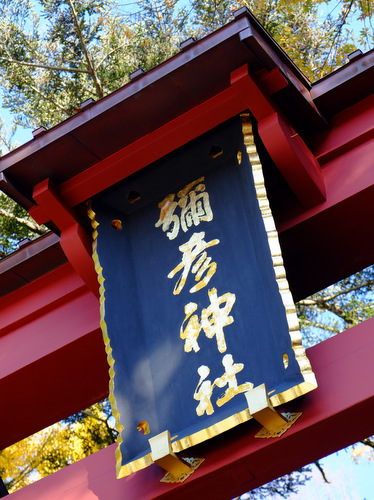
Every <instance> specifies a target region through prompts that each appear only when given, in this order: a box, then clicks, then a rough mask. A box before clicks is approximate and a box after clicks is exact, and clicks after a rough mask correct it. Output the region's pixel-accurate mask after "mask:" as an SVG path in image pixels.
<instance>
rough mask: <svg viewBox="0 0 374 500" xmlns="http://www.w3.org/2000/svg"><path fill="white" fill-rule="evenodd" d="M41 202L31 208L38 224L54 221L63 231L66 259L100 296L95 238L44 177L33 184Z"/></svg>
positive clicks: (62, 243)
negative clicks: (93, 256) (94, 245)
mask: <svg viewBox="0 0 374 500" xmlns="http://www.w3.org/2000/svg"><path fill="white" fill-rule="evenodd" d="M33 198H34V200H35V201H36V203H37V204H38V205H37V206H36V207H32V208H30V210H29V213H30V215H31V216H32V217H33V218H34V219H35V220H36V222H38V223H39V224H41V223H45V222H46V221H49V220H51V221H53V222H54V224H55V225H56V226H57V227H58V229H59V230H60V231H61V237H60V244H61V248H62V250H63V251H64V253H65V255H66V257H67V259H68V260H69V262H70V264H71V265H72V267H73V268H74V269H75V271H76V272H77V274H78V275H79V276H80V277H81V278H82V279H83V281H84V282H85V283H86V285H87V287H88V288H89V289H90V290H91V291H92V292H93V293H94V294H95V295H96V296H97V297H99V285H98V281H97V275H96V272H95V268H94V264H93V260H92V257H91V256H92V240H91V237H90V235H89V234H88V233H87V232H86V231H85V230H84V228H83V227H82V226H81V224H80V223H79V221H78V218H77V216H76V214H75V213H74V211H73V209H72V208H70V207H69V206H68V205H67V204H66V203H65V202H64V200H63V199H62V197H61V196H60V194H59V191H58V189H57V187H56V186H54V185H53V183H52V181H51V180H50V179H45V180H44V181H43V182H41V183H39V184H37V185H36V186H35V188H34V192H33Z"/></svg>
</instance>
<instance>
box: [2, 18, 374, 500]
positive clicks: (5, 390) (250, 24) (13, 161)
mask: <svg viewBox="0 0 374 500" xmlns="http://www.w3.org/2000/svg"><path fill="white" fill-rule="evenodd" d="M181 49H182V50H181V53H180V54H178V55H177V56H175V57H174V58H172V59H170V60H169V61H167V62H166V63H164V64H162V65H161V66H159V67H157V68H155V69H153V70H151V71H149V72H147V73H144V74H143V73H142V72H137V73H135V74H133V75H132V81H131V83H130V84H128V85H127V86H125V87H124V88H122V89H120V90H118V91H117V92H115V93H113V94H112V95H110V96H108V97H107V98H104V99H102V100H100V101H99V102H97V103H94V104H93V103H90V102H88V103H86V105H85V106H83V107H82V111H81V112H80V113H79V114H77V115H76V116H75V117H73V118H71V119H69V120H67V121H65V122H63V123H62V124H60V125H59V126H57V127H54V128H53V129H51V130H50V131H44V130H39V131H36V133H35V137H34V139H33V141H31V142H29V143H27V144H26V145H24V146H23V147H21V148H19V149H17V150H16V151H14V152H12V153H11V154H9V155H7V156H5V157H3V158H2V159H1V160H0V172H1V173H0V186H1V188H2V189H3V190H4V191H5V192H7V193H8V194H9V195H10V196H12V197H13V198H14V199H16V200H17V201H18V202H20V203H21V204H22V205H23V206H25V207H26V208H27V209H29V211H30V213H31V214H32V215H33V216H34V217H35V219H36V220H37V221H38V222H40V223H42V222H43V223H48V224H49V226H50V227H51V228H52V229H53V230H54V231H55V232H56V233H57V234H58V235H59V236H56V234H54V233H50V234H48V235H47V236H45V237H43V238H40V239H39V240H36V241H34V242H32V243H28V244H26V245H24V246H23V247H22V248H21V249H20V250H19V251H18V252H16V253H14V254H13V255H11V256H9V257H8V258H6V259H4V260H2V261H1V262H0V273H1V284H0V290H1V294H2V298H1V299H0V307H1V316H0V387H1V394H2V399H3V401H6V402H7V411H3V412H2V414H1V422H2V427H3V429H7V432H6V433H3V435H2V436H1V437H0V448H4V447H6V446H8V445H10V444H12V443H14V442H16V441H18V440H19V439H22V438H23V437H26V436H27V435H29V434H31V433H33V432H35V431H37V430H40V429H41V428H43V427H45V426H47V425H49V424H51V423H53V422H56V421H58V420H60V419H62V418H66V417H67V416H69V415H71V414H72V413H74V412H76V411H79V410H81V409H82V408H85V407H87V406H89V405H91V404H93V403H94V402H96V401H99V400H101V399H102V398H104V397H105V396H107V393H108V374H107V363H106V356H105V352H104V348H103V343H102V339H101V331H100V327H99V307H98V300H97V295H98V290H97V281H96V275H95V272H94V269H93V264H92V260H91V250H90V228H89V223H88V220H87V218H86V217H85V213H84V212H85V205H84V202H85V201H86V200H87V199H88V198H89V197H90V196H93V195H94V194H96V193H98V192H100V191H101V190H103V189H105V188H106V187H108V186H111V185H112V184H114V183H116V182H118V181H119V180H121V179H123V178H125V177H127V176H128V175H130V174H132V173H133V172H135V171H137V170H140V169H141V168H143V167H145V166H147V165H149V164H150V163H151V162H153V161H154V160H156V159H158V158H161V157H162V156H164V155H165V154H167V153H169V152H171V151H173V150H175V149H176V148H178V147H180V146H181V145H183V144H185V143H187V142H188V141H190V140H191V139H193V138H195V137H197V136H199V135H201V134H203V133H204V132H206V131H208V130H210V129H211V128H213V127H214V126H216V125H218V124H220V123H222V122H224V121H225V120H227V119H228V118H231V117H232V116H234V115H237V114H238V113H240V112H241V111H244V110H246V109H249V110H250V112H251V113H252V115H253V116H254V118H255V119H256V121H257V124H258V135H259V139H260V140H261V142H262V144H263V146H261V145H260V153H261V158H262V162H263V167H264V174H265V179H266V186H267V190H268V196H269V199H270V203H271V205H272V210H273V215H274V218H275V221H276V224H277V229H278V231H279V237H280V242H281V246H282V251H283V257H284V261H285V267H286V270H287V276H288V280H289V283H290V288H291V290H292V292H293V295H294V298H295V300H298V299H301V298H303V297H305V296H307V295H309V294H311V293H313V292H314V291H317V290H319V289H321V288H323V287H325V286H327V285H329V284H331V283H333V282H335V281H337V280H338V279H340V278H343V277H345V276H347V275H349V274H351V273H353V272H355V271H358V270H360V269H362V268H363V267H365V266H367V265H370V264H372V263H373V260H374V259H373V254H374V250H373V242H374V236H373V231H372V229H371V221H372V207H373V201H372V200H373V196H374V170H373V168H372V162H373V160H372V156H373V154H372V153H373V150H374V141H373V135H374V133H373V131H374V95H373V93H372V88H371V87H372V86H371V81H372V78H373V73H374V53H373V51H372V52H369V53H367V54H365V55H360V54H356V56H355V57H353V58H352V60H351V62H350V63H349V64H347V65H346V66H345V67H343V68H341V69H340V70H338V71H336V72H335V73H333V74H331V75H330V76H328V77H326V78H324V79H323V80H321V81H319V82H316V83H315V84H313V85H310V84H309V82H308V81H307V80H306V79H305V77H304V76H303V75H302V74H301V73H300V72H299V70H298V69H297V68H296V67H295V66H294V65H293V63H292V62H291V61H290V60H289V59H288V58H287V56H286V55H285V54H284V53H283V52H282V51H281V50H280V49H279V47H278V46H277V45H276V44H275V42H274V41H273V40H272V39H271V38H270V37H269V36H268V34H267V33H266V32H265V31H264V30H263V29H262V28H261V26H260V25H259V24H258V23H257V22H256V20H255V19H254V18H253V17H252V16H251V15H250V13H249V12H248V11H247V10H245V9H244V10H240V11H238V13H236V16H235V21H233V22H232V23H230V24H229V25H227V26H226V27H224V28H222V29H221V30H219V31H217V32H216V33H214V34H212V35H210V36H208V37H206V38H205V39H203V40H201V41H199V42H194V41H193V40H189V41H187V42H186V43H184V44H182V47H181ZM347 234H348V235H349V237H347ZM373 328H374V320H369V321H366V322H365V323H363V324H361V325H359V326H357V327H354V328H352V329H350V330H349V331H347V332H345V333H343V334H340V335H339V336H338V337H335V338H333V339H330V340H328V341H325V342H323V343H321V344H319V345H318V346H315V347H313V348H312V349H309V350H308V353H307V354H308V357H309V359H310V360H311V362H312V366H313V370H314V372H315V373H316V376H317V379H318V383H319V387H318V389H316V390H315V391H313V392H312V393H309V394H308V395H306V396H304V397H303V398H302V399H298V400H296V401H294V402H293V403H291V404H288V405H287V410H291V411H292V409H294V411H303V412H304V414H303V417H302V418H301V419H299V420H298V421H297V422H296V423H295V424H294V425H293V427H292V428H291V429H290V430H289V431H287V433H286V434H284V435H283V436H282V437H281V438H277V439H273V440H265V441H264V440H256V439H254V437H253V436H254V434H255V433H256V432H257V430H258V426H257V424H256V423H254V422H248V423H246V424H242V425H241V426H239V427H238V428H236V429H233V430H232V431H229V432H227V433H225V434H224V435H222V436H220V437H218V438H215V439H214V440H210V441H209V442H206V443H204V444H202V445H199V447H198V449H197V450H194V451H193V453H194V454H195V456H204V457H205V458H206V460H205V462H204V463H203V465H201V467H200V468H199V469H198V470H197V471H196V472H195V473H194V474H193V475H192V476H191V477H190V478H189V479H188V480H187V481H186V482H185V483H183V484H174V485H165V484H163V483H160V482H159V480H160V478H161V477H162V475H163V471H162V470H161V469H159V468H158V466H156V465H153V466H151V467H149V468H148V469H146V470H143V471H140V472H138V473H136V474H134V475H132V476H130V477H128V478H124V479H121V480H116V479H115V459H114V449H113V447H109V448H107V449H106V450H102V451H101V452H98V453H95V454H94V455H92V456H90V457H87V458H86V459H84V460H82V461H80V462H78V463H77V464H74V465H72V466H70V467H69V468H67V469H65V470H62V471H60V472H58V473H56V474H53V475H52V476H50V477H48V478H45V479H43V480H42V481H40V482H38V483H35V484H34V485H31V486H29V487H27V488H25V489H23V490H20V491H19V492H16V493H15V494H14V497H15V498H23V496H24V498H28V499H31V498H35V499H36V498H38V499H42V498H48V499H53V498H56V499H57V498H64V499H69V500H70V499H78V498H79V499H86V498H87V499H91V498H92V499H94V498H100V499H104V500H106V499H108V500H109V499H110V500H112V499H113V500H115V499H116V498H118V499H119V498H123V497H126V498H134V499H135V498H136V499H142V498H144V499H146V498H173V499H174V498H190V496H191V495H193V494H195V495H200V496H208V495H209V494H210V495H211V496H212V495H213V496H214V498H217V499H219V498H222V499H226V498H231V497H233V496H235V495H238V494H240V493H242V492H244V491H248V490H249V489H253V488H255V487H257V486H259V485H261V484H264V483H265V482H268V481H269V480H271V479H273V478H275V477H278V476H280V475H282V474H285V473H287V472H290V471H292V470H295V469H296V468H299V467H300V466H302V465H304V464H306V463H309V462H311V461H314V460H316V459H318V458H320V457H321V456H324V455H326V454H328V453H331V452H333V451H336V450H337V449H340V448H342V447H345V446H347V445H348V444H351V443H352V442H355V441H357V440H359V439H361V438H364V437H366V436H368V435H370V434H372V433H374V423H373V421H372V418H371V415H372V411H373V409H374V397H373V387H372V383H371V380H372V377H373V374H374V373H373V368H372V365H371V360H372V358H373V354H374V340H372V335H371V331H372V329H373ZM190 453H191V450H189V451H188V454H190Z"/></svg>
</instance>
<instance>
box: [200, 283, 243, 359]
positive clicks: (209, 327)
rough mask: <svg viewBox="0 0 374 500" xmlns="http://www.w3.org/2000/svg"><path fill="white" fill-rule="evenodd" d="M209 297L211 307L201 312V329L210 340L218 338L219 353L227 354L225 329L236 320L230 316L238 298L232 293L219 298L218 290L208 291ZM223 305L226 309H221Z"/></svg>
mask: <svg viewBox="0 0 374 500" xmlns="http://www.w3.org/2000/svg"><path fill="white" fill-rule="evenodd" d="M208 296H209V300H210V306H209V307H207V308H206V309H203V310H202V312H201V328H202V329H203V330H204V332H205V335H206V336H207V337H208V339H211V338H213V337H214V336H216V341H217V347H218V350H219V352H225V351H226V340H225V335H224V333H223V328H224V327H225V326H228V325H231V323H233V321H234V318H233V317H232V316H229V313H230V311H231V309H232V306H233V305H234V303H235V300H236V297H235V294H233V293H230V292H228V293H225V294H223V295H221V296H220V297H217V290H216V288H212V289H211V290H208ZM222 304H225V305H224V307H220V306H221V305H222Z"/></svg>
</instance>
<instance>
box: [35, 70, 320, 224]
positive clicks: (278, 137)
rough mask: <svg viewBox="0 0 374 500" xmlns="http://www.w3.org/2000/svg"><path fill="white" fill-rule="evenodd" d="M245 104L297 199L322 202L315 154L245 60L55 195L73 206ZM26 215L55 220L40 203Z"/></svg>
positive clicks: (273, 85)
mask: <svg viewBox="0 0 374 500" xmlns="http://www.w3.org/2000/svg"><path fill="white" fill-rule="evenodd" d="M258 79H259V81H260V83H261V82H264V87H265V89H266V90H267V91H268V92H269V93H270V94H271V93H274V92H275V91H277V90H279V89H281V88H283V87H284V86H285V85H286V81H285V79H284V77H283V78H281V77H280V76H279V72H277V71H272V72H270V73H265V72H264V71H262V72H261V73H260V74H259V75H258ZM247 109H249V110H250V112H251V113H252V114H253V116H254V117H255V118H256V120H258V121H259V122H260V123H259V132H260V135H261V137H262V136H263V137H262V138H263V140H264V142H265V145H266V146H267V147H268V148H269V153H270V155H271V156H272V157H273V160H274V162H275V163H276V165H277V166H278V167H279V169H280V170H281V172H282V173H283V175H284V176H285V178H286V179H287V181H289V183H290V186H291V188H292V189H293V190H294V192H295V194H296V196H297V197H298V198H299V199H300V201H301V202H302V203H303V204H304V205H306V206H313V205H315V204H317V203H319V202H321V201H323V200H324V199H325V197H324V186H323V178H322V174H321V172H320V168H319V165H318V163H317V161H316V159H315V158H314V156H313V155H312V153H311V152H310V150H309V149H308V147H307V146H306V144H305V143H304V141H303V140H302V139H301V138H300V136H299V135H298V134H297V133H296V132H295V131H294V130H293V129H292V127H291V126H290V125H289V123H288V121H287V119H286V118H281V117H280V115H279V113H278V112H277V110H276V108H275V107H274V105H273V104H272V102H271V98H270V97H269V96H268V95H265V94H264V92H263V91H262V90H261V88H260V86H259V85H258V84H257V83H256V81H255V79H254V77H252V76H251V75H250V74H249V73H248V66H247V65H244V66H242V67H241V68H239V69H238V70H236V71H234V72H232V74H231V85H230V86H229V87H228V88H227V89H225V90H224V91H222V92H220V93H218V94H216V95H215V96H213V97H211V98H210V99H208V100H206V101H204V102H202V103H201V104H199V105H197V106H195V107H194V108H192V109H190V110H188V111H186V112H185V113H183V114H181V115H180V116H178V117H177V118H175V119H174V120H171V121H169V122H167V123H166V124H164V125H162V126H161V127H159V128H158V129H156V130H154V131H152V132H150V133H149V134H146V135H144V136H143V137H141V138H140V139H138V140H136V141H135V142H133V143H131V144H130V145H128V146H126V147H124V148H123V149H121V150H119V151H117V152H116V153H114V154H112V155H110V156H108V157H107V158H105V159H103V160H101V161H99V162H98V163H96V164H95V165H93V166H92V167H90V168H88V169H86V170H84V171H83V172H81V173H80V174H77V175H76V176H75V177H72V178H70V179H68V180H67V181H65V182H64V183H62V184H61V185H60V186H59V193H60V196H61V197H62V199H63V200H64V202H65V203H66V204H67V206H70V207H74V206H76V205H78V204H80V203H82V202H84V201H86V200H88V199H89V198H90V197H91V196H94V195H95V194H97V193H99V192H101V191H103V190H104V189H106V188H108V187H110V186H112V185H113V184H116V183H117V182H119V181H121V180H122V179H124V178H126V177H128V176H129V175H131V174H133V173H134V172H137V171H138V170H140V169H142V168H144V167H146V166H147V165H149V164H151V163H152V162H154V161H156V160H158V159H160V158H162V157H163V156H165V155H167V154H168V153H170V152H171V151H174V150H176V149H177V148H179V147H181V146H183V145H184V144H186V143H187V142H189V141H191V140H193V139H195V138H196V137H199V136H200V135H202V134H204V133H205V132H207V131H208V130H211V129H212V128H214V127H216V126H217V125H219V124H221V123H223V122H225V121H226V120H228V119H229V118H231V117H233V116H235V115H238V114H239V113H240V112H242V111H245V110H247ZM34 199H35V201H37V200H36V198H35V196H34ZM38 205H39V203H38ZM30 214H31V215H32V216H33V217H34V218H35V219H36V220H37V221H39V223H42V222H43V223H46V222H48V220H53V221H54V219H53V218H52V219H49V217H52V216H53V213H47V211H46V210H43V207H41V206H40V207H39V206H37V207H33V208H32V209H31V210H30ZM54 222H55V223H56V221H54ZM57 225H58V224H57Z"/></svg>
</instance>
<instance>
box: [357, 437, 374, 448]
mask: <svg viewBox="0 0 374 500" xmlns="http://www.w3.org/2000/svg"><path fill="white" fill-rule="evenodd" d="M360 442H361V443H362V444H364V445H365V446H369V447H370V448H373V449H374V440H373V439H371V438H366V439H363V440H362V441H360Z"/></svg>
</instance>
